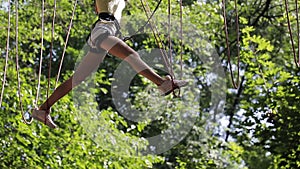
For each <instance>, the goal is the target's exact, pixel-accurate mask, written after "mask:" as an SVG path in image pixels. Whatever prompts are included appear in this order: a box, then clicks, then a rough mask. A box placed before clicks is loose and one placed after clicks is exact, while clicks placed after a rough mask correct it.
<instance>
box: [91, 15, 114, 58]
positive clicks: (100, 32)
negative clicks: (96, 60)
mask: <svg viewBox="0 0 300 169" xmlns="http://www.w3.org/2000/svg"><path fill="white" fill-rule="evenodd" d="M117 24H118V23H117V21H116V20H114V21H107V20H104V19H99V20H98V21H97V22H96V24H95V26H94V28H93V30H92V31H91V34H90V36H89V37H88V40H87V43H88V45H89V47H90V51H91V52H94V53H98V52H100V51H103V50H104V49H102V48H100V44H101V42H102V41H103V40H104V39H106V38H107V37H108V36H118V34H119V27H118V25H117Z"/></svg>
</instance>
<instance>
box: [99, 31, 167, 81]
mask: <svg viewBox="0 0 300 169" xmlns="http://www.w3.org/2000/svg"><path fill="white" fill-rule="evenodd" d="M100 47H101V48H103V49H105V50H107V51H108V52H109V53H110V54H112V55H114V56H116V57H118V58H121V59H123V60H125V61H127V62H128V63H129V64H130V65H131V67H132V68H133V69H134V70H135V71H136V72H138V73H139V74H140V75H142V76H144V77H146V78H147V79H149V80H151V81H152V82H153V83H155V84H156V85H158V86H159V85H161V84H162V83H163V82H164V79H163V78H162V77H160V76H159V75H158V74H156V73H155V72H154V71H153V70H152V69H151V68H150V67H149V66H148V65H147V64H146V63H145V62H144V61H142V60H141V58H140V56H139V54H138V53H137V52H135V51H134V50H133V49H132V48H130V47H129V46H128V45H127V44H126V43H125V42H123V41H122V40H120V39H119V38H117V37H114V36H109V37H108V38H106V39H105V40H104V41H103V42H102V43H101V44H100Z"/></svg>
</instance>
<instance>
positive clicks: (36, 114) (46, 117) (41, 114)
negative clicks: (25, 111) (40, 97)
mask: <svg viewBox="0 0 300 169" xmlns="http://www.w3.org/2000/svg"><path fill="white" fill-rule="evenodd" d="M31 116H32V117H33V118H34V119H36V120H38V121H40V122H42V123H44V124H45V125H47V126H48V127H50V128H53V129H54V128H56V127H57V126H56V124H55V123H54V122H53V121H52V119H51V116H50V114H49V113H48V112H47V111H46V110H39V109H37V108H36V109H33V112H32V115H31Z"/></svg>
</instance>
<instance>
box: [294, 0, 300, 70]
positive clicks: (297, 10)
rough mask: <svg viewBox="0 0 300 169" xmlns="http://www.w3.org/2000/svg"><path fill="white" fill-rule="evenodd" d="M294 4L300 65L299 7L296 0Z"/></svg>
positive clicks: (299, 61) (299, 63) (299, 62)
mask: <svg viewBox="0 0 300 169" xmlns="http://www.w3.org/2000/svg"><path fill="white" fill-rule="evenodd" d="M295 4H296V20H297V35H298V64H296V65H297V66H300V28H299V9H298V0H295Z"/></svg>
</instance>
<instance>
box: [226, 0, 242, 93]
mask: <svg viewBox="0 0 300 169" xmlns="http://www.w3.org/2000/svg"><path fill="white" fill-rule="evenodd" d="M222 4H223V18H224V26H225V28H224V29H225V36H226V48H227V60H228V65H229V71H230V77H231V82H232V84H233V87H234V88H235V89H237V88H238V87H239V76H240V50H239V47H240V40H239V15H238V8H237V1H236V0H235V1H234V6H235V14H236V32H237V46H238V49H237V51H238V54H237V55H238V72H237V80H236V81H235V80H234V75H233V70H232V65H231V58H230V46H229V37H228V27H227V19H226V6H225V0H222Z"/></svg>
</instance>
